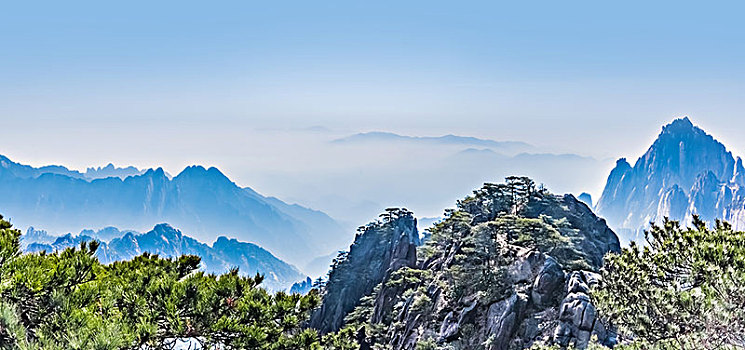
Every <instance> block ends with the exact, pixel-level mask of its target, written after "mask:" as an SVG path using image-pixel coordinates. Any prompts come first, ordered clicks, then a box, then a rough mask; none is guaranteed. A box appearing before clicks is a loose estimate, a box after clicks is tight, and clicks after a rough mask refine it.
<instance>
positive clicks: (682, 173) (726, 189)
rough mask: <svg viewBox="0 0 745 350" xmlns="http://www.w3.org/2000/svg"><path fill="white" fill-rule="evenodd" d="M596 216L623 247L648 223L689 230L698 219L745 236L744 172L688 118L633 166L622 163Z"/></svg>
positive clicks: (610, 179) (675, 123)
mask: <svg viewBox="0 0 745 350" xmlns="http://www.w3.org/2000/svg"><path fill="white" fill-rule="evenodd" d="M595 210H596V212H597V213H598V215H600V216H603V217H605V219H606V220H607V221H608V225H609V226H610V227H612V228H613V229H614V230H615V231H616V232H618V233H619V236H620V237H621V238H622V240H625V241H629V240H634V239H636V240H639V239H640V238H642V237H643V236H642V235H641V233H642V232H643V230H644V229H645V228H648V227H649V223H650V222H656V223H659V222H661V221H662V220H663V218H665V217H668V218H670V219H672V220H678V221H682V222H683V224H690V223H691V222H692V218H693V215H698V216H699V217H700V218H701V219H703V220H704V221H707V222H714V220H716V219H722V220H726V221H728V222H730V223H731V224H732V226H733V228H734V229H736V230H743V229H745V167H743V164H742V160H741V159H740V158H735V156H733V155H732V153H731V152H729V151H728V150H727V148H726V147H725V146H724V145H723V144H722V143H720V142H719V141H717V140H716V139H714V137H712V136H711V135H709V134H707V133H706V132H704V130H702V129H701V128H698V127H696V126H694V125H693V123H692V122H691V121H690V120H689V119H688V118H681V119H677V120H675V121H673V122H672V123H670V124H668V125H666V126H664V127H663V128H662V132H660V135H659V136H658V138H657V140H655V141H654V143H653V144H652V146H650V147H649V149H648V150H647V152H646V153H645V154H644V155H642V156H641V157H640V158H639V159H638V160H637V161H636V162H635V163H634V165H633V166H632V165H631V164H629V163H628V162H627V161H626V159H625V158H621V159H619V160H618V162H617V163H616V167H615V168H614V169H613V170H612V171H611V173H610V175H609V176H608V181H607V183H606V186H605V189H604V190H603V194H602V196H601V197H600V200H598V202H597V204H596V206H595Z"/></svg>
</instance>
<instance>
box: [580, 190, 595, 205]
mask: <svg viewBox="0 0 745 350" xmlns="http://www.w3.org/2000/svg"><path fill="white" fill-rule="evenodd" d="M577 199H579V200H580V201H581V202H582V203H585V204H587V206H588V207H590V208H592V196H591V195H590V194H589V193H587V192H582V194H580V195H579V197H577Z"/></svg>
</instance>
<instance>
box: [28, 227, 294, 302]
mask: <svg viewBox="0 0 745 350" xmlns="http://www.w3.org/2000/svg"><path fill="white" fill-rule="evenodd" d="M114 230H116V232H120V233H121V234H122V235H121V236H118V237H115V238H113V239H111V240H110V241H106V240H103V239H101V237H103V236H104V235H106V234H107V233H109V234H110V233H113V232H114ZM85 233H94V234H95V236H89V235H86V234H85ZM29 235H32V236H31V237H29ZM109 236H111V237H113V235H109ZM39 237H40V236H39V231H34V230H29V231H27V233H26V235H24V236H23V237H22V238H24V239H25V240H27V241H31V240H33V239H39ZM93 240H96V241H99V242H101V243H100V246H99V248H98V250H97V251H96V256H97V257H98V259H99V260H100V261H101V262H102V263H104V264H108V263H111V262H114V261H120V260H130V259H132V258H134V257H135V256H138V255H141V254H143V253H145V252H147V253H150V254H158V255H160V256H164V257H178V256H181V255H184V254H190V255H197V256H199V257H201V258H202V265H203V268H204V270H205V271H207V272H212V273H224V272H226V271H228V270H229V269H231V268H233V267H238V268H239V271H240V272H242V273H243V274H247V275H253V274H255V273H260V274H262V275H264V285H266V286H267V287H268V288H270V289H272V290H280V289H286V288H288V287H290V286H291V285H292V284H293V283H294V282H297V281H301V280H303V279H305V278H306V276H305V275H303V274H302V273H301V272H300V271H299V270H298V269H297V268H296V267H294V266H292V265H290V264H288V263H286V262H284V261H282V260H280V259H278V258H277V257H275V256H274V255H272V254H271V253H270V252H268V251H266V250H265V249H263V248H261V247H259V246H257V245H255V244H251V243H244V242H239V241H237V240H235V239H229V238H227V237H224V236H220V237H218V238H217V240H216V241H215V243H214V244H212V246H210V245H207V244H204V243H201V242H199V241H197V240H196V239H194V238H191V237H188V236H186V235H184V234H182V233H181V231H179V230H177V229H175V228H173V227H171V226H170V225H168V224H158V225H156V226H155V227H154V228H153V229H152V230H150V231H149V232H147V233H143V234H140V233H136V232H132V231H125V232H121V231H119V230H118V229H116V228H113V227H112V228H107V229H106V230H99V231H96V232H94V231H92V230H85V231H83V232H82V233H81V234H80V235H77V236H73V235H71V234H67V235H64V236H61V237H57V238H56V239H55V240H54V241H53V242H49V243H43V241H42V242H30V243H29V244H27V246H26V248H25V250H26V251H28V252H38V251H48V252H52V251H57V250H63V249H65V248H69V247H76V246H79V245H80V243H81V242H89V241H93Z"/></svg>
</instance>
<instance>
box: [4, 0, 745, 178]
mask: <svg viewBox="0 0 745 350" xmlns="http://www.w3.org/2000/svg"><path fill="white" fill-rule="evenodd" d="M1 6H2V8H1V9H0V45H1V46H0V121H2V123H3V125H4V126H5V127H6V128H9V129H10V130H12V131H11V132H10V133H8V131H5V132H4V137H3V138H2V139H0V150H2V153H7V154H9V155H11V156H15V158H18V159H19V160H22V161H25V162H27V163H32V164H43V163H50V162H51V163H64V164H68V165H71V166H73V167H78V168H82V167H85V166H89V165H98V164H105V163H108V162H109V161H113V162H115V163H119V164H134V165H137V166H140V167H148V166H156V165H165V166H166V168H167V169H168V170H170V171H172V172H177V171H178V170H180V169H179V168H180V167H182V166H184V165H186V164H191V163H195V162H198V163H208V164H209V163H217V164H216V165H223V166H224V167H225V166H228V165H229V167H228V169H226V172H228V173H233V174H234V175H235V177H236V178H238V179H239V180H241V181H242V182H243V183H245V184H249V183H250V182H251V181H253V180H255V179H254V178H252V177H251V176H250V175H247V174H250V173H251V172H252V171H258V170H260V169H258V170H257V169H255V168H251V167H250V166H249V165H245V166H244V167H241V166H240V164H243V163H241V162H244V163H245V164H252V163H253V162H254V161H256V160H257V158H245V157H243V158H240V157H241V154H242V150H245V149H251V148H255V147H266V145H267V144H269V145H272V147H269V148H268V149H267V150H266V153H264V154H263V155H257V156H256V157H264V158H266V157H269V158H272V159H276V161H277V162H286V161H288V160H287V159H283V158H282V157H283V156H284V155H285V153H286V152H285V153H283V152H279V153H277V154H273V153H271V149H273V148H276V149H282V148H285V149H286V148H289V149H292V148H293V147H302V145H299V144H295V143H293V142H295V141H293V140H296V139H295V138H288V139H282V140H279V139H278V140H277V142H276V143H275V144H271V143H267V142H263V143H255V142H254V140H256V139H261V137H262V135H261V130H276V129H297V128H306V127H310V126H316V125H321V126H324V127H326V128H329V129H332V130H335V131H338V132H339V133H340V134H343V133H351V132H357V131H369V130H384V131H394V132H399V133H405V134H412V135H438V134H446V133H454V134H462V135H472V136H479V137H485V138H492V139H499V140H521V141H526V142H529V143H532V144H536V145H538V146H541V147H544V148H545V149H551V150H555V151H556V152H573V153H579V154H583V155H591V156H594V157H597V158H602V159H604V158H616V157H621V156H626V157H629V158H632V159H635V158H636V157H638V156H639V155H640V154H641V153H642V152H643V151H644V149H646V147H648V145H649V143H650V142H651V140H652V139H653V138H654V137H655V136H656V134H657V133H658V132H659V129H660V127H661V125H663V124H665V123H667V122H669V121H670V120H671V119H672V118H674V117H675V116H679V115H690V116H691V118H692V120H693V121H694V122H695V123H697V124H699V125H701V126H702V127H704V128H705V129H706V130H707V131H709V132H710V133H713V134H714V135H715V136H717V138H719V139H721V140H722V141H724V142H725V143H726V144H727V145H728V146H729V147H730V148H731V149H733V151H734V153H736V154H743V153H745V152H742V151H743V150H745V139H743V138H742V137H741V136H740V135H741V133H742V130H745V121H743V120H745V119H743V118H742V111H743V110H745V108H744V107H745V84H744V82H745V64H743V62H745V40H743V38H745V25H744V24H743V23H742V14H743V13H745V11H744V10H745V8H744V7H745V5H743V3H742V2H734V1H732V2H718V1H707V2H686V1H674V2H673V1H669V2H668V1H664V2H662V1H661V2H648V1H644V2H641V1H639V2H637V1H625V2H614V3H610V2H599V1H563V2H558V1H550V2H549V1H546V2H542V1H523V2H497V1H484V2H469V1H457V2H455V1H449V2H445V1H375V2H362V1H312V2H311V1H304V2H291V1H265V2H254V1H218V2H191V1H178V2H176V1H173V2H169V1H127V2H120V3H113V2H101V1H96V2H93V1H91V2H77V1H69V2H59V1H56V2H52V1H49V2H43V1H23V2H21V1H18V2H5V3H3V4H2V5H1ZM242 130H245V131H246V134H243V133H241V131H242ZM248 134H251V136H248ZM264 136H265V137H268V138H271V137H274V136H266V135H264ZM226 138H231V141H230V142H226ZM226 154H227V156H226ZM225 157H239V158H240V161H232V162H230V161H224V160H220V159H224V158H225ZM262 161H264V160H262ZM230 167H232V168H230ZM277 186H279V185H277ZM270 187H271V186H270Z"/></svg>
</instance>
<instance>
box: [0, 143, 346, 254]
mask: <svg viewBox="0 0 745 350" xmlns="http://www.w3.org/2000/svg"><path fill="white" fill-rule="evenodd" d="M137 172H139V170H137V169H134V170H133V168H116V167H113V166H107V167H104V168H97V169H92V170H91V169H89V171H88V172H87V173H89V174H91V175H90V176H93V177H95V176H94V175H96V176H97V175H101V176H103V175H106V176H108V177H105V178H89V177H86V176H85V175H84V174H82V173H80V172H77V171H72V170H69V169H67V168H65V167H62V166H48V167H41V168H34V167H31V166H28V165H22V164H19V163H15V162H13V161H11V160H10V159H8V158H7V157H2V156H0V193H2V194H3V195H2V196H0V210H2V214H3V215H4V216H6V217H9V218H12V220H13V223H14V224H15V225H16V226H17V227H28V226H32V225H33V226H37V227H41V228H43V229H45V230H47V231H49V232H53V233H57V234H61V233H66V232H78V231H79V230H81V229H83V228H88V227H107V226H114V227H124V228H131V229H134V230H136V231H145V230H148V229H149V228H151V227H153V226H154V225H156V224H158V223H162V222H167V223H169V224H171V225H174V226H175V227H179V228H180V229H182V230H184V232H188V233H189V235H190V236H192V237H194V238H196V239H198V240H200V241H202V242H213V241H214V239H215V237H218V236H226V237H234V238H237V239H239V240H240V241H244V242H253V243H256V244H258V245H260V246H262V247H264V248H266V249H268V250H269V251H271V252H272V253H274V254H276V255H277V256H279V257H280V258H282V259H283V260H285V261H288V262H291V263H293V264H297V265H298V266H302V265H304V264H305V263H307V262H309V261H311V260H312V259H313V258H315V257H318V256H322V255H327V254H328V253H330V252H333V251H336V250H338V248H340V247H343V246H344V245H346V244H348V242H349V241H350V240H351V237H349V236H348V235H347V234H345V232H346V231H345V230H344V229H343V228H342V227H341V226H340V225H339V224H338V223H337V222H336V221H334V220H333V219H332V218H330V217H329V216H327V215H326V214H324V213H322V212H319V211H315V210H311V209H308V208H305V207H301V206H299V205H290V204H287V203H284V202H282V201H281V200H279V199H276V198H271V197H265V196H262V195H260V194H259V193H257V192H255V191H254V190H252V189H250V188H242V187H239V186H238V185H236V184H235V183H234V182H232V181H231V180H230V179H228V178H227V177H226V176H225V175H224V174H223V173H222V172H220V170H218V169H217V168H214V167H213V168H208V169H206V168H204V167H201V166H190V167H187V168H186V169H184V170H183V171H182V172H181V173H180V174H178V175H176V176H175V177H173V178H171V177H170V176H168V175H167V174H166V173H165V172H164V171H163V169H160V168H158V169H149V170H147V171H145V172H144V173H142V174H134V175H131V174H132V173H137ZM125 175H127V176H125ZM120 176H121V177H120ZM122 177H124V178H122Z"/></svg>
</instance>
